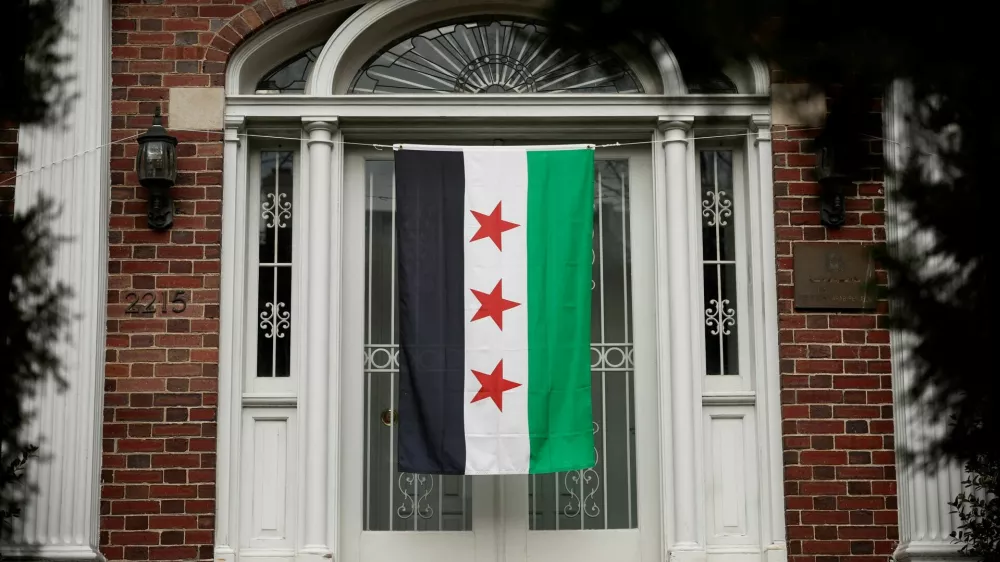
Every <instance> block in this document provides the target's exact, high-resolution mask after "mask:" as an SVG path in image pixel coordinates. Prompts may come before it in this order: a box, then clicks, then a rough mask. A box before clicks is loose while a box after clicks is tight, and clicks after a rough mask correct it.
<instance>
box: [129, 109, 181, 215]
mask: <svg viewBox="0 0 1000 562" xmlns="http://www.w3.org/2000/svg"><path fill="white" fill-rule="evenodd" d="M138 142H139V153H138V154H136V156H135V172H136V174H138V175H139V183H140V184H141V185H142V186H143V187H145V188H146V189H148V190H149V210H148V212H147V213H146V217H147V220H148V222H149V227H150V228H152V229H153V230H166V229H168V228H170V226H171V225H173V223H174V198H173V196H171V194H170V188H171V187H173V186H174V182H175V181H177V138H176V137H173V136H171V135H169V134H168V133H167V130H166V129H164V128H163V119H162V117H161V116H160V108H159V107H157V108H156V115H154V116H153V125H152V126H151V127H150V128H149V130H147V131H146V132H145V133H144V134H143V135H142V136H140V137H139V139H138Z"/></svg>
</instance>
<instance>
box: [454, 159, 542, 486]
mask: <svg viewBox="0 0 1000 562" xmlns="http://www.w3.org/2000/svg"><path fill="white" fill-rule="evenodd" d="M464 154H465V318H466V324H465V473H466V474H526V473H527V472H528V468H529V460H530V441H529V436H528V303H527V296H528V277H527V246H528V238H527V224H526V222H527V218H528V160H527V155H526V153H525V151H524V150H520V151H513V150H503V151H498V150H491V149H468V148H467V149H465V151H464ZM500 202H502V207H501V211H502V218H503V220H504V221H508V222H512V223H515V224H517V225H519V226H517V227H516V228H511V229H509V230H506V231H505V232H503V233H502V234H501V245H502V248H503V250H502V251H501V250H500V249H498V248H497V247H496V245H495V244H494V242H493V241H492V240H490V239H489V238H481V239H479V240H476V241H474V242H472V241H471V240H472V238H473V237H474V236H475V235H476V233H477V232H478V231H479V227H480V223H479V221H478V220H477V219H476V218H475V216H473V214H472V211H477V212H479V213H482V214H485V215H489V214H491V213H492V212H493V211H494V209H495V208H496V206H497V203H500ZM500 280H503V285H502V290H503V298H504V299H506V300H508V301H514V302H516V303H520V304H519V305H518V306H516V307H514V308H511V309H509V310H506V311H504V312H503V313H502V315H503V329H502V330H501V329H500V328H499V327H498V326H497V325H496V323H494V321H493V320H492V319H491V318H489V317H486V318H482V319H479V320H476V321H471V319H472V318H473V316H475V315H476V313H477V312H478V311H479V308H480V302H479V299H478V298H476V296H475V295H474V294H473V293H472V291H471V289H476V290H477V291H481V292H483V293H491V291H493V289H494V288H495V287H496V285H497V282H498V281H500ZM501 360H502V361H503V378H504V379H505V380H508V381H511V382H513V383H518V384H519V385H520V386H518V387H516V388H512V389H510V390H507V391H505V392H503V393H502V397H503V398H502V403H503V411H502V412H501V411H500V409H499V408H498V407H497V405H496V404H495V403H494V401H493V400H492V399H490V398H485V399H481V400H478V401H476V402H472V400H473V399H474V398H475V397H476V395H477V394H478V393H479V391H480V389H481V388H482V384H480V381H479V379H478V378H477V377H476V376H475V375H474V374H473V372H472V371H473V370H475V371H479V372H482V373H487V374H490V373H492V372H493V371H494V368H495V367H496V366H497V364H498V363H499V362H500V361H501Z"/></svg>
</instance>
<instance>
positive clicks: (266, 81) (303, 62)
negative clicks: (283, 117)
mask: <svg viewBox="0 0 1000 562" xmlns="http://www.w3.org/2000/svg"><path fill="white" fill-rule="evenodd" d="M322 50H323V45H317V46H315V47H313V48H311V49H309V50H308V51H305V52H303V53H300V54H299V55H297V56H295V57H292V58H291V59H288V60H287V61H285V62H283V63H281V65H280V66H278V67H277V68H275V69H274V70H272V71H271V72H269V73H267V75H266V76H264V78H262V79H261V80H260V82H257V93H258V94H265V93H266V94H271V93H276V94H304V93H305V91H306V80H308V79H309V73H310V72H312V67H313V64H314V63H315V62H316V59H317V58H319V53H320V51H322Z"/></svg>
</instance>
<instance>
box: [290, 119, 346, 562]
mask: <svg viewBox="0 0 1000 562" xmlns="http://www.w3.org/2000/svg"><path fill="white" fill-rule="evenodd" d="M303 121H304V124H305V130H306V132H307V133H308V139H307V141H306V144H307V145H308V147H309V190H308V201H309V236H308V238H307V240H308V244H309V250H308V256H309V261H308V263H307V264H306V267H307V269H308V271H309V276H308V282H307V289H306V302H308V303H309V308H308V311H307V326H308V327H307V330H308V333H307V334H306V342H307V352H306V369H305V379H306V380H305V393H304V395H303V396H304V399H303V414H304V416H303V419H305V448H306V450H305V466H304V467H303V469H304V470H303V471H304V475H305V478H304V483H305V495H304V499H305V510H304V512H305V519H304V520H303V533H304V534H303V537H304V542H303V545H302V547H301V548H300V549H299V559H300V560H316V561H320V560H323V559H324V557H326V558H327V559H328V558H329V557H330V555H331V550H330V546H329V543H328V536H327V534H328V533H327V531H328V527H327V524H328V520H329V517H328V515H329V512H330V497H329V495H328V493H329V486H328V479H329V474H328V466H329V457H330V446H331V444H330V442H329V438H330V424H329V420H330V411H331V410H336V408H331V407H330V405H331V402H330V401H329V400H330V397H329V392H330V385H329V380H330V365H331V362H330V349H331V348H332V346H333V341H332V340H331V334H330V326H331V322H330V318H331V316H330V303H331V293H333V290H332V286H331V284H332V281H333V278H334V277H337V278H339V275H340V272H339V271H338V272H337V275H331V265H332V261H333V260H332V259H331V257H332V256H331V254H332V253H333V248H332V247H331V241H332V238H331V232H332V229H331V223H332V222H334V221H335V218H334V215H332V214H331V211H332V205H331V203H332V198H331V192H332V187H333V186H332V185H331V173H330V172H331V168H332V165H333V164H332V162H333V142H332V140H333V133H334V131H335V129H336V124H335V123H331V122H329V121H313V120H303ZM337 222H338V231H339V221H337ZM338 253H339V252H338ZM337 285H338V286H339V283H338V284H337ZM336 298H337V299H338V300H339V295H338V297H336Z"/></svg>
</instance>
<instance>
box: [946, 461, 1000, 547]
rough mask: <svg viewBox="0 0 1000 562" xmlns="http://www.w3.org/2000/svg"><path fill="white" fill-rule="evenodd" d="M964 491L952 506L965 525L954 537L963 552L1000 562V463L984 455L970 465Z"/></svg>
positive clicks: (959, 528)
mask: <svg viewBox="0 0 1000 562" xmlns="http://www.w3.org/2000/svg"><path fill="white" fill-rule="evenodd" d="M965 469H966V471H967V472H968V474H969V476H968V477H966V479H965V480H964V481H963V482H962V487H963V488H964V490H963V491H962V493H961V494H959V495H958V497H957V498H955V501H953V502H951V504H949V505H951V507H952V508H954V510H955V512H956V513H958V517H959V519H961V521H962V524H961V525H959V527H958V531H956V532H953V533H952V534H951V536H952V537H953V538H955V539H956V540H957V541H958V542H961V543H963V546H962V552H963V553H964V554H967V555H969V556H975V557H976V558H979V559H980V560H982V561H983V562H997V561H1000V462H998V461H997V459H995V458H992V459H991V458H989V457H987V456H986V455H982V456H980V457H979V458H976V459H973V460H971V461H969V462H968V463H966V465H965Z"/></svg>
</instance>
